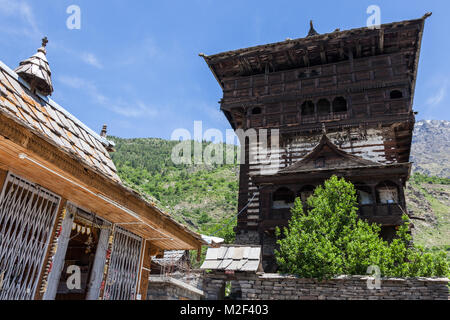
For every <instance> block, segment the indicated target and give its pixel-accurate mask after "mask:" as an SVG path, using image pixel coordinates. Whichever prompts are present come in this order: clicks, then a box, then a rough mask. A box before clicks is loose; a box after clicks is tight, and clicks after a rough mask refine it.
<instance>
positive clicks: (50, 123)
mask: <svg viewBox="0 0 450 320" xmlns="http://www.w3.org/2000/svg"><path fill="white" fill-rule="evenodd" d="M36 67H37V66H36ZM36 72H40V71H39V70H36ZM0 88H1V93H2V94H1V96H0V102H1V104H0V106H1V110H0V111H2V112H4V113H6V114H8V115H9V116H11V117H12V118H13V119H20V120H21V123H22V124H25V125H27V126H29V128H30V129H32V130H34V131H36V132H38V133H39V134H41V135H42V136H44V137H47V138H48V140H49V142H52V143H54V144H55V145H57V146H59V147H60V148H63V149H65V150H66V151H68V152H69V153H71V154H73V155H75V156H76V157H77V158H78V159H79V160H81V161H82V162H84V163H85V164H86V165H87V166H90V167H92V168H93V169H95V170H96V171H99V172H101V173H103V174H104V175H106V176H107V177H109V178H111V179H113V180H115V181H118V182H120V178H119V177H118V175H117V170H116V167H115V166H114V163H113V162H112V160H111V157H110V155H109V153H108V151H107V149H106V146H105V143H108V142H107V140H106V139H104V141H99V139H102V138H101V137H100V136H94V135H95V134H93V133H92V131H91V132H88V131H87V130H86V129H85V128H84V127H83V126H84V125H82V124H81V122H80V121H79V120H74V119H75V117H74V116H72V115H70V114H69V113H68V112H67V111H65V110H63V109H62V108H61V107H60V106H57V105H56V104H55V103H53V102H52V101H51V100H49V99H48V98H46V97H42V96H40V95H36V94H34V93H32V92H31V91H30V90H29V87H27V85H26V84H25V83H24V82H23V81H21V79H20V78H19V76H18V75H17V74H16V73H14V71H12V70H11V69H9V68H8V67H6V66H5V65H4V64H3V63H2V62H0ZM110 145H112V144H110ZM110 145H109V146H110Z"/></svg>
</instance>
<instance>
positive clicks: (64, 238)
mask: <svg viewBox="0 0 450 320" xmlns="http://www.w3.org/2000/svg"><path fill="white" fill-rule="evenodd" d="M63 210H65V211H66V213H65V217H64V219H63V221H62V225H61V230H60V231H58V232H59V233H60V235H59V238H58V242H57V248H58V249H57V250H56V253H55V256H54V257H53V262H52V264H53V266H52V269H51V271H50V273H49V275H48V280H47V290H46V291H45V293H44V295H43V297H42V300H54V299H55V297H56V292H57V291H58V285H59V279H60V278H61V273H62V272H63V269H64V261H65V257H66V251H67V246H68V244H69V241H70V233H71V232H72V224H73V219H74V214H73V212H70V211H68V210H67V206H65V208H64V209H63Z"/></svg>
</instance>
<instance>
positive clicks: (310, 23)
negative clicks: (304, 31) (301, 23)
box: [307, 20, 319, 37]
mask: <svg viewBox="0 0 450 320" xmlns="http://www.w3.org/2000/svg"><path fill="white" fill-rule="evenodd" d="M318 34H319V33H318V32H317V31H316V30H315V29H314V26H313V21H312V20H309V32H308V35H307V37H313V36H317V35H318Z"/></svg>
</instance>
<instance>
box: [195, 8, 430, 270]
mask: <svg viewBox="0 0 450 320" xmlns="http://www.w3.org/2000/svg"><path fill="white" fill-rule="evenodd" d="M429 15H430V14H426V15H424V16H423V17H422V18H421V19H416V20H409V21H402V22H395V23H388V24H383V25H381V27H380V28H378V29H377V28H359V29H352V30H346V31H340V30H339V29H336V30H335V31H334V32H331V33H327V34H318V33H317V32H316V31H315V30H314V28H313V26H312V23H311V29H310V31H309V33H308V35H307V37H305V38H301V39H295V40H292V39H287V40H286V41H283V42H278V43H272V44H266V45H261V46H256V47H251V48H245V49H239V50H235V51H228V52H224V53H219V54H215V55H209V56H206V55H203V54H202V56H203V57H204V59H205V61H206V62H207V64H208V66H209V68H210V69H211V71H212V73H213V74H214V76H215V78H216V79H217V81H218V82H219V84H220V86H221V87H222V89H223V99H222V100H221V102H220V103H221V110H222V111H223V112H224V114H225V116H226V117H227V119H228V121H229V122H230V124H231V126H232V127H233V129H235V130H236V129H243V130H248V129H256V130H259V129H279V133H280V147H279V148H278V149H275V148H272V149H271V152H272V155H274V154H275V155H276V156H277V157H278V159H279V160H280V164H279V169H278V170H277V172H275V173H274V172H269V173H265V172H264V170H260V169H261V167H262V166H263V165H264V161H265V159H262V158H261V157H256V158H255V159H254V160H253V161H246V162H245V163H241V165H240V190H239V211H241V210H242V209H244V210H243V212H242V213H241V214H240V215H239V217H238V225H237V228H236V232H237V239H236V242H237V243H240V244H259V245H262V247H263V264H264V269H265V271H266V272H267V271H273V270H274V269H275V268H276V266H275V264H274V256H273V250H274V247H275V235H274V229H275V227H276V226H285V225H287V222H288V220H289V218H290V207H291V206H292V205H293V202H294V199H295V198H296V197H300V198H301V199H302V201H305V200H306V199H307V197H308V196H309V195H311V194H312V192H313V190H314V188H315V187H316V186H317V185H319V184H322V183H323V181H324V180H325V179H327V178H329V177H330V176H331V175H333V174H335V175H338V176H342V177H345V178H346V179H348V180H350V181H352V182H353V183H354V184H355V186H356V189H357V192H358V198H359V204H360V206H359V214H360V216H361V217H362V218H364V219H367V220H369V221H372V222H377V223H380V224H381V225H382V231H381V233H382V234H381V236H382V237H384V238H386V239H391V238H392V236H393V235H394V232H395V228H396V226H398V225H399V224H400V223H401V215H402V213H403V212H406V205H405V196H404V187H405V182H406V181H407V179H408V177H409V174H410V169H411V164H410V163H409V155H410V149H411V139H412V132H413V128H414V121H415V117H414V111H413V97H414V88H415V83H416V75H417V68H418V62H419V52H420V45H421V39H422V34H423V28H424V22H425V19H426V18H427V17H428V16H429ZM256 146H257V145H256V143H252V142H249V141H247V142H246V143H245V152H246V153H248V152H249V150H251V149H252V148H255V147H256ZM250 200H251V201H250ZM249 201H250V203H249V204H248V202H249ZM247 204H248V206H247Z"/></svg>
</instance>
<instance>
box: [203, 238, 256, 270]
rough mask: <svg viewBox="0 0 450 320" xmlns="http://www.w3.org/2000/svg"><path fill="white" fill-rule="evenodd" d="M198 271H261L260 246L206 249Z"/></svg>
mask: <svg viewBox="0 0 450 320" xmlns="http://www.w3.org/2000/svg"><path fill="white" fill-rule="evenodd" d="M200 269H210V270H224V271H226V270H228V271H250V272H259V271H262V266H261V247H260V246H237V245H230V246H222V247H219V248H208V251H206V257H205V261H204V262H203V264H202V266H201V267H200Z"/></svg>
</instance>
